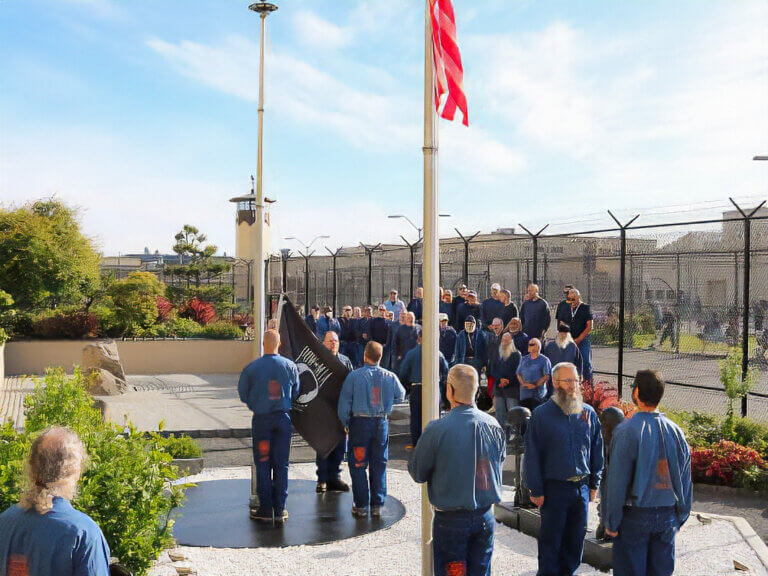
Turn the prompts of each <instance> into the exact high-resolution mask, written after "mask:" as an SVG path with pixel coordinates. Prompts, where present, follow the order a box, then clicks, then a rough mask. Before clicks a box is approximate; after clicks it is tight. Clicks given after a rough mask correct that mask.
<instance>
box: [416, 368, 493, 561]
mask: <svg viewBox="0 0 768 576" xmlns="http://www.w3.org/2000/svg"><path fill="white" fill-rule="evenodd" d="M477 387H478V380H477V372H476V371H475V369H474V368H473V367H472V366H468V365H467V364H457V365H456V366H454V367H453V368H451V369H450V371H449V372H448V382H447V390H446V394H447V397H448V401H449V402H450V404H451V411H450V413H449V414H448V415H447V416H445V417H444V418H441V419H439V420H434V421H432V422H430V423H429V424H428V425H427V427H426V428H424V432H423V434H422V435H421V438H419V441H418V443H417V444H416V449H415V450H414V453H413V459H412V460H411V461H410V462H409V463H408V472H409V473H410V474H411V477H412V478H413V479H414V480H415V481H416V482H420V483H421V482H426V483H427V492H428V494H429V501H430V503H431V504H432V506H434V507H435V520H434V524H433V526H432V538H433V540H432V550H433V554H434V569H435V575H436V576H446V575H453V574H462V575H465V576H486V575H488V574H490V573H491V555H492V554H493V532H494V524H495V520H494V517H493V505H494V504H495V503H497V502H500V501H501V464H502V462H503V460H504V456H505V454H506V440H505V435H504V432H503V430H502V429H501V426H499V424H498V423H497V422H496V420H495V419H494V418H493V417H492V416H489V415H488V414H485V413H484V412H482V411H481V410H478V409H477V407H476V406H475V402H474V398H475V395H476V394H477Z"/></svg>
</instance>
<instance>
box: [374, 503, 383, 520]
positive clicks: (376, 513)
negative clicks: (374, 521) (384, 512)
mask: <svg viewBox="0 0 768 576" xmlns="http://www.w3.org/2000/svg"><path fill="white" fill-rule="evenodd" d="M382 508H383V507H382V506H371V516H376V517H377V518H381V509H382Z"/></svg>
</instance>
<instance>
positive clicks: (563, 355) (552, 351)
mask: <svg viewBox="0 0 768 576" xmlns="http://www.w3.org/2000/svg"><path fill="white" fill-rule="evenodd" d="M541 353H542V354H543V355H544V356H546V357H547V358H549V361H550V362H551V363H552V366H554V365H555V364H560V362H570V363H571V364H573V365H574V366H576V370H578V371H579V376H581V352H580V351H579V347H578V345H577V344H576V342H574V340H573V336H571V327H570V326H568V324H566V323H565V322H559V323H558V324H557V336H555V339H554V340H550V341H549V342H547V343H546V344H545V345H544V349H543V350H542V351H541ZM554 390H555V389H554V385H553V384H552V378H551V377H550V379H549V382H547V398H549V397H550V396H552V393H553V392H554Z"/></svg>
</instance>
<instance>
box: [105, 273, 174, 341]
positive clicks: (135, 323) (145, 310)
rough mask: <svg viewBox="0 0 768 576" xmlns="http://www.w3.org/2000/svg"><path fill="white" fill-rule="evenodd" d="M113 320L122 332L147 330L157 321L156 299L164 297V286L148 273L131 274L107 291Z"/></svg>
mask: <svg viewBox="0 0 768 576" xmlns="http://www.w3.org/2000/svg"><path fill="white" fill-rule="evenodd" d="M108 295H109V297H110V298H111V299H112V302H113V305H114V310H115V318H116V320H117V322H118V323H119V324H120V325H121V326H122V327H123V329H124V330H127V331H131V330H132V329H135V328H149V327H150V326H152V325H153V324H154V323H155V322H156V321H157V316H158V310H157V298H158V296H164V295H165V284H163V283H162V282H160V281H159V280H158V279H157V278H156V277H155V275H154V274H151V273H150V272H131V273H130V274H128V276H127V277H125V278H124V279H122V280H118V281H116V282H114V283H113V284H112V285H111V286H110V287H109V290H108Z"/></svg>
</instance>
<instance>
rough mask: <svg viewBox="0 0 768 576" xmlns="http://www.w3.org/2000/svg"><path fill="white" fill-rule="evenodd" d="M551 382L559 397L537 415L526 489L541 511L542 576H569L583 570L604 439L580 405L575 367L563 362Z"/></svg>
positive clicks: (528, 441) (593, 416)
mask: <svg viewBox="0 0 768 576" xmlns="http://www.w3.org/2000/svg"><path fill="white" fill-rule="evenodd" d="M552 379H553V381H554V385H555V393H554V395H553V396H552V398H550V399H549V401H547V402H545V403H544V404H542V405H541V406H539V407H538V408H537V409H536V410H534V412H533V415H532V416H531V421H530V423H529V424H528V430H527V432H526V434H525V457H524V458H525V459H524V462H523V485H524V486H525V487H526V488H528V489H529V490H530V491H531V502H533V503H534V504H535V505H536V506H538V507H539V510H540V511H541V532H540V536H539V571H538V576H568V575H572V574H573V573H574V572H575V571H576V569H577V568H578V567H579V564H581V556H582V552H583V550H584V535H585V534H586V532H587V515H588V514H587V510H588V504H589V502H590V501H592V500H594V499H595V495H596V494H597V489H598V487H599V486H600V479H601V476H602V473H603V435H602V432H601V429H600V420H599V419H598V417H597V413H596V412H595V411H594V409H593V408H592V407H591V406H589V405H588V404H584V403H583V402H582V396H581V389H580V387H579V384H580V380H581V379H580V377H579V373H578V370H576V366H574V365H573V364H570V363H567V362H561V363H560V364H558V365H557V366H555V367H554V369H553V370H552Z"/></svg>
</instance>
